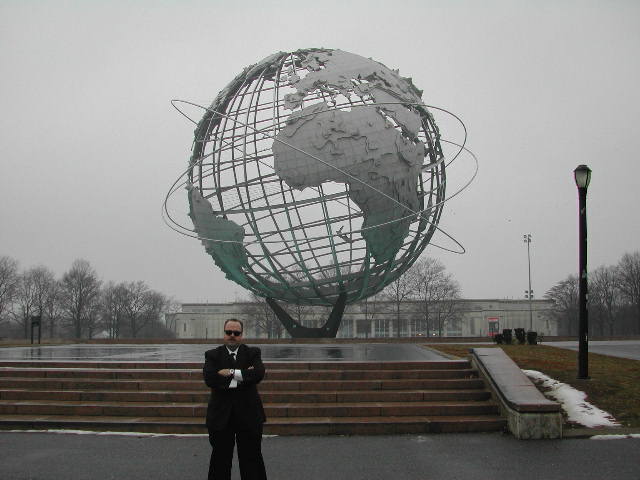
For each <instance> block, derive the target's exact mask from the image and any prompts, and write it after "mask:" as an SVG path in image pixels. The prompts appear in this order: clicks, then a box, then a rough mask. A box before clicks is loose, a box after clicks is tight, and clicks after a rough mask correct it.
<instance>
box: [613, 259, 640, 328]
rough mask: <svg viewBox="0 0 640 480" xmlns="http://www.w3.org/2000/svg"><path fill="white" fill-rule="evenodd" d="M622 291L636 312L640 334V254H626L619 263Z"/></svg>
mask: <svg viewBox="0 0 640 480" xmlns="http://www.w3.org/2000/svg"><path fill="white" fill-rule="evenodd" d="M618 278H619V282H620V284H619V285H620V290H621V291H622V294H623V296H624V298H625V299H626V300H627V302H628V303H629V304H630V305H632V306H633V307H634V309H635V310H636V322H637V325H636V328H637V331H638V333H640V252H634V253H625V254H624V255H623V256H622V258H621V259H620V262H619V263H618Z"/></svg>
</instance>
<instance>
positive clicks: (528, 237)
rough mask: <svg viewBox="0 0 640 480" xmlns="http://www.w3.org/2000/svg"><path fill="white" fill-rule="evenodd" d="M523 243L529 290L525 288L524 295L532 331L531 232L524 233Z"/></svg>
mask: <svg viewBox="0 0 640 480" xmlns="http://www.w3.org/2000/svg"><path fill="white" fill-rule="evenodd" d="M524 243H526V244H527V260H528V261H529V290H525V292H524V296H525V298H528V299H529V331H533V309H532V307H531V300H532V299H533V290H531V251H530V250H529V245H531V234H530V233H525V234H524Z"/></svg>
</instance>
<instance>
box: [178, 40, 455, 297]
mask: <svg viewBox="0 0 640 480" xmlns="http://www.w3.org/2000/svg"><path fill="white" fill-rule="evenodd" d="M421 95H422V92H421V91H420V90H418V89H417V88H416V87H415V86H414V85H413V83H412V81H411V79H410V78H403V77H401V76H400V75H399V74H398V72H397V71H393V70H391V69H389V68H387V67H386V66H384V65H382V64H381V63H378V62H376V61H374V60H371V59H367V58H364V57H361V56H359V55H355V54H352V53H348V52H345V51H342V50H331V49H305V50H298V51H296V52H291V53H283V52H280V53H276V54H274V55H271V56H269V57H267V58H265V59H264V60H262V61H260V62H258V63H257V64H255V65H252V66H250V67H247V68H245V69H244V71H243V72H242V73H241V74H239V75H238V76H237V77H236V78H235V79H234V80H233V81H232V82H231V83H230V84H229V85H227V87H226V88H224V89H223V90H222V91H221V92H220V93H219V94H218V96H217V97H216V98H215V100H214V101H213V103H212V104H211V106H210V107H209V108H208V109H206V112H205V114H204V116H203V118H202V120H200V122H199V123H198V125H197V128H196V130H195V139H194V144H193V154H192V157H191V160H190V163H189V168H188V170H187V177H188V180H187V186H188V198H189V207H190V211H189V215H190V217H191V220H192V221H193V225H194V230H195V232H196V233H197V235H198V237H199V238H200V239H201V240H202V242H203V244H204V246H205V249H206V251H207V252H208V253H209V254H210V255H211V256H212V257H213V260H214V261H215V263H216V265H218V267H220V268H221V269H222V270H223V271H224V272H225V274H226V276H227V278H229V279H231V280H233V281H235V282H236V283H238V284H240V285H241V286H243V287H245V288H246V289H248V290H250V291H252V292H254V293H255V294H257V295H259V296H262V297H265V298H267V299H270V300H271V303H273V300H281V301H284V302H289V303H295V304H309V305H336V303H341V304H343V305H344V303H351V302H354V301H358V300H362V299H365V298H367V297H369V296H371V295H373V294H375V293H377V292H379V291H380V290H382V289H383V288H384V287H385V286H386V285H388V284H389V283H390V282H392V281H393V280H395V279H396V278H397V277H398V276H399V275H401V274H402V273H403V272H405V271H406V270H407V268H409V267H410V266H411V264H412V263H413V262H414V261H415V260H416V259H417V258H418V256H419V255H420V254H421V253H422V251H423V250H424V248H425V247H426V246H427V244H428V243H429V241H430V239H431V237H432V235H433V234H434V232H435V230H436V227H437V224H438V221H439V219H440V215H441V212H442V207H443V204H444V199H445V181H444V180H445V162H444V161H443V153H442V149H441V145H440V136H439V132H438V128H437V126H436V124H435V122H434V120H433V116H432V115H431V113H430V112H429V110H428V109H427V107H426V106H425V104H424V103H423V101H422V100H421Z"/></svg>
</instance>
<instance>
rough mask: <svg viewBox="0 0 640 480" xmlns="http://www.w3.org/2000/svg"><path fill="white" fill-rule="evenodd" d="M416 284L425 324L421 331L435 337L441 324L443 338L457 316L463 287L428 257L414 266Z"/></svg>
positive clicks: (413, 275) (416, 294) (413, 272)
mask: <svg viewBox="0 0 640 480" xmlns="http://www.w3.org/2000/svg"><path fill="white" fill-rule="evenodd" d="M411 272H412V279H413V280H414V282H415V286H414V291H415V297H416V298H417V299H418V300H420V310H421V313H422V315H421V317H422V318H421V320H422V321H421V322H420V324H419V325H418V330H419V331H420V332H421V333H423V332H424V330H425V329H426V334H427V336H429V335H431V326H432V325H434V326H436V325H437V329H438V332H439V334H440V336H442V329H443V327H444V326H445V324H446V323H447V322H448V321H449V320H451V319H453V318H454V317H455V314H456V312H457V311H458V308H457V304H458V302H457V300H459V299H460V285H459V284H458V282H456V281H455V280H454V279H453V276H452V275H451V274H450V273H447V271H446V269H445V266H444V265H443V264H442V263H441V262H440V261H438V260H436V259H434V258H429V257H425V258H423V259H421V260H419V261H418V262H416V263H415V264H414V265H413V266H412V267H411Z"/></svg>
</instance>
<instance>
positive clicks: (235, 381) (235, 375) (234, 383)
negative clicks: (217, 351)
mask: <svg viewBox="0 0 640 480" xmlns="http://www.w3.org/2000/svg"><path fill="white" fill-rule="evenodd" d="M227 351H228V352H229V355H233V358H234V360H235V361H238V357H237V355H238V349H237V348H236V349H235V350H231V349H230V348H229V347H227ZM233 372H234V373H233V378H232V379H231V382H229V388H236V387H237V386H238V382H241V381H242V370H240V369H237V368H235V369H234V371H233Z"/></svg>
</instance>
